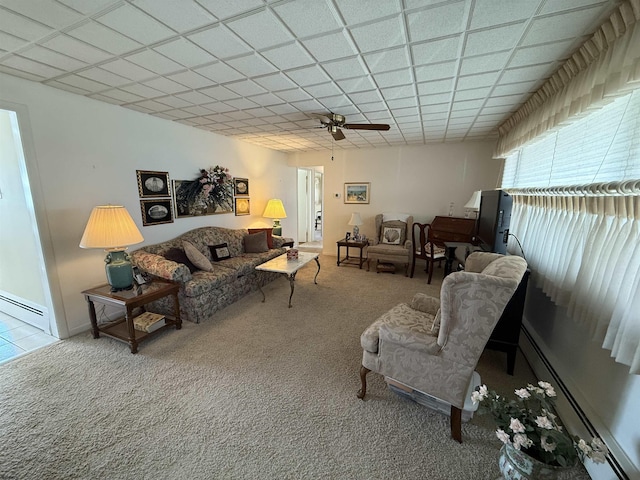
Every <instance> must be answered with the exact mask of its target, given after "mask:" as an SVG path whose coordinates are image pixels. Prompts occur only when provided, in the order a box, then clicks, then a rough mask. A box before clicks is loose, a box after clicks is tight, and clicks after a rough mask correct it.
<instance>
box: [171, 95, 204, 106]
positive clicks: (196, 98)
mask: <svg viewBox="0 0 640 480" xmlns="http://www.w3.org/2000/svg"><path fill="white" fill-rule="evenodd" d="M174 97H176V98H180V99H182V100H185V101H187V102H190V103H192V104H194V105H197V104H199V103H203V104H204V103H210V102H211V98H210V97H209V96H208V95H204V94H203V93H201V92H184V93H178V94H176V95H174Z"/></svg>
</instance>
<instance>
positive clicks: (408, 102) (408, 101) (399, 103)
mask: <svg viewBox="0 0 640 480" xmlns="http://www.w3.org/2000/svg"><path fill="white" fill-rule="evenodd" d="M416 100H417V99H416V98H412V97H408V98H399V99H397V100H387V105H389V108H391V109H394V108H404V107H415V106H416V105H417V104H416Z"/></svg>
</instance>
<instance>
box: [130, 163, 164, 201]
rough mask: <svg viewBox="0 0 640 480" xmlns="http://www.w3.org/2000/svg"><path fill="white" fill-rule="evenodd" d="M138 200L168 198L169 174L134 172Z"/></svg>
mask: <svg viewBox="0 0 640 480" xmlns="http://www.w3.org/2000/svg"><path fill="white" fill-rule="evenodd" d="M136 176H137V177H138V193H139V194H140V198H150V197H170V196H171V193H170V192H169V172H153V171H149V170H136Z"/></svg>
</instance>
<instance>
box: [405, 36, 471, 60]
mask: <svg viewBox="0 0 640 480" xmlns="http://www.w3.org/2000/svg"><path fill="white" fill-rule="evenodd" d="M461 39H462V35H457V36H455V37H449V38H443V39H440V40H433V41H430V42H425V43H419V44H416V45H412V47H411V54H412V56H413V62H414V64H415V65H423V64H429V63H437V62H443V61H446V60H453V59H456V58H458V51H459V50H460V40H461Z"/></svg>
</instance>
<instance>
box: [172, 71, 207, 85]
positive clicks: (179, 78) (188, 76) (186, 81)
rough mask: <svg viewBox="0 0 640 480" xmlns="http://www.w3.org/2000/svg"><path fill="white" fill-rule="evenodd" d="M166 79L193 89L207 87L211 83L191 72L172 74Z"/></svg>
mask: <svg viewBox="0 0 640 480" xmlns="http://www.w3.org/2000/svg"><path fill="white" fill-rule="evenodd" d="M167 78H168V79H170V80H173V81H174V82H178V83H180V84H182V85H186V86H187V87H189V88H193V89H197V88H204V87H209V86H211V84H212V83H213V82H212V80H210V79H209V78H206V77H203V76H202V75H198V74H197V73H195V72H192V71H191V70H187V71H186V72H180V73H174V74H173V75H168V76H167Z"/></svg>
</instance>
